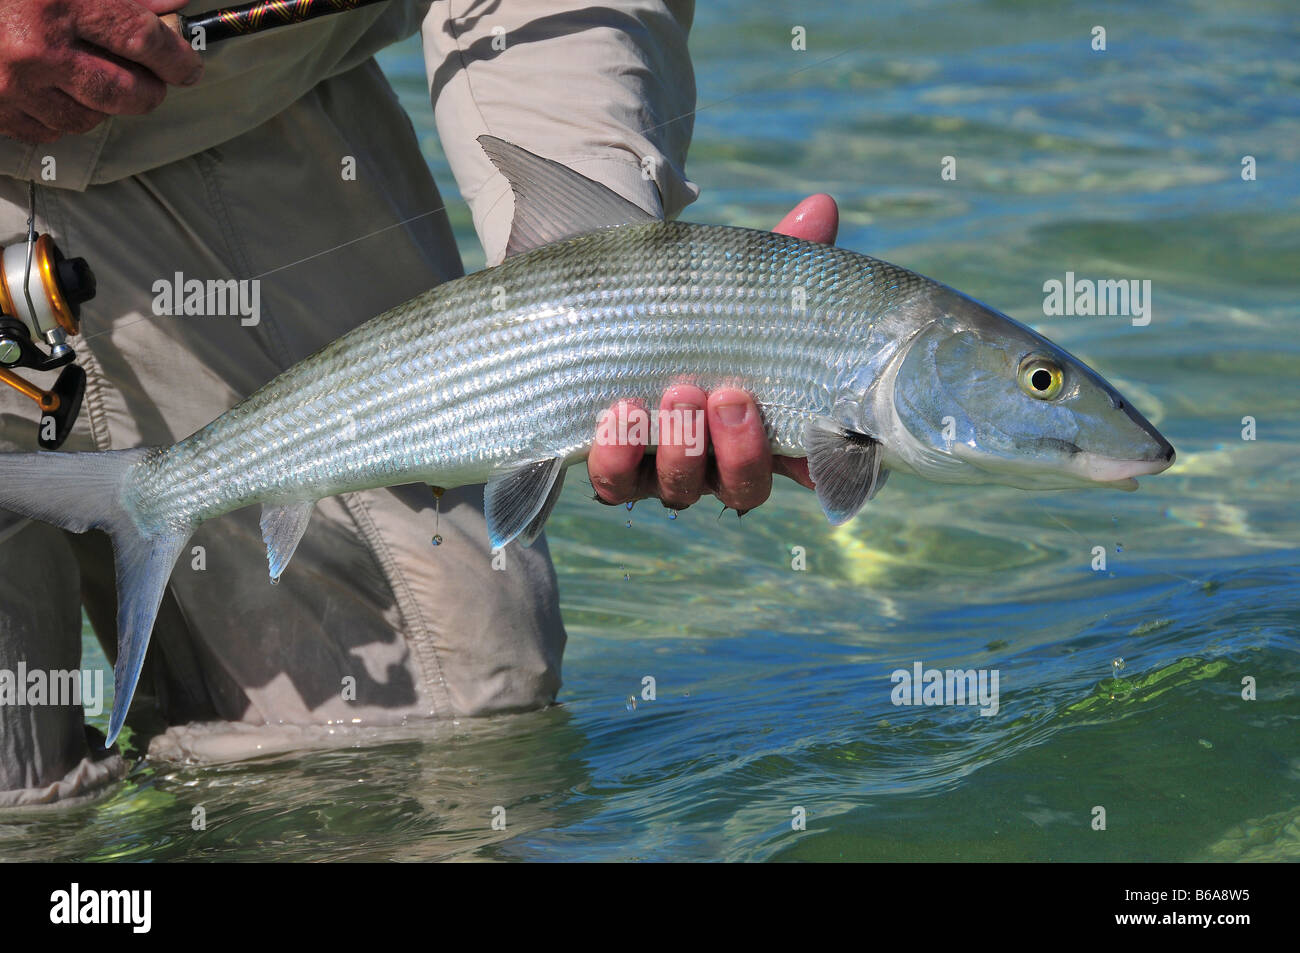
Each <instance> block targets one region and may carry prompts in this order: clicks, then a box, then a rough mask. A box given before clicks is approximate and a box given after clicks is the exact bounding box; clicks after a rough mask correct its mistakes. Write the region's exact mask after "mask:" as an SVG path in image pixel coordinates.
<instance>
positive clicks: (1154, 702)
mask: <svg viewBox="0 0 1300 953" xmlns="http://www.w3.org/2000/svg"><path fill="white" fill-rule="evenodd" d="M1064 6H1065V5H1056V4H1038V3H1018V2H1002V3H984V4H969V3H964V2H955V0H954V2H949V3H938V2H931V3H917V2H906V3H901V2H899V3H873V4H871V5H870V6H869V11H870V15H869V17H868V16H867V15H866V13H865V12H864V13H849V12H848V11H850V10H853V9H854V8H853V7H852V6H851V5H845V4H841V3H817V4H809V3H800V4H781V3H772V4H763V5H755V4H751V3H747V2H740V0H731V2H725V3H724V2H718V0H712V2H709V3H705V4H701V5H700V10H699V12H698V17H697V24H696V29H695V31H694V34H693V38H692V46H693V50H694V54H695V58H696V64H697V76H698V82H699V93H700V95H699V103H700V107H701V109H700V112H699V114H698V116H697V119H696V131H695V143H694V147H693V149H692V152H691V160H690V166H689V171H690V174H691V176H692V178H693V179H694V180H695V181H696V182H698V183H700V184H701V186H702V187H703V189H704V193H703V196H702V197H701V199H700V201H699V202H698V203H697V204H696V205H695V206H694V207H693V208H692V209H690V210H689V212H688V213H687V216H686V217H687V218H689V219H690V220H694V221H702V222H720V223H732V224H743V225H752V226H760V227H765V226H770V225H771V224H772V223H774V222H776V221H777V220H778V219H779V218H780V216H781V214H782V213H783V212H784V211H785V210H787V209H788V208H789V207H790V206H792V205H793V204H794V203H795V202H796V201H797V200H798V199H799V198H801V197H802V196H804V195H805V194H807V193H809V192H813V191H827V192H830V193H832V194H833V195H835V196H836V197H837V198H838V199H839V201H840V204H841V208H842V210H843V225H842V228H841V232H840V243H841V244H843V245H845V246H847V247H851V248H854V249H858V250H861V251H865V252H869V253H872V254H875V255H878V256H880V257H883V258H886V259H888V260H891V261H895V262H897V263H899V264H902V265H906V266H908V267H911V268H913V269H915V270H917V271H920V272H922V273H924V274H928V275H931V276H933V277H936V278H938V279H940V280H942V281H945V282H947V283H949V284H952V285H954V286H956V287H959V288H961V289H962V290H964V291H966V292H967V293H969V294H971V295H973V296H974V297H977V298H980V299H983V300H985V301H988V302H989V303H991V304H993V305H994V306H995V307H999V308H1001V309H1003V310H1005V311H1007V312H1008V313H1009V314H1011V315H1013V316H1015V317H1017V318H1020V319H1022V320H1025V321H1027V322H1029V323H1032V324H1033V325H1035V326H1036V327H1038V328H1039V329H1040V330H1042V331H1044V332H1045V333H1046V334H1048V335H1049V336H1050V337H1052V338H1053V339H1055V340H1056V341H1058V342H1060V343H1061V344H1062V345H1064V346H1065V347H1067V348H1068V349H1070V350H1072V351H1074V352H1075V353H1076V354H1078V355H1080V356H1081V357H1083V358H1084V359H1085V360H1088V361H1089V362H1090V363H1092V364H1093V365H1094V366H1096V367H1097V368H1099V369H1100V370H1101V371H1102V372H1103V373H1104V374H1105V375H1106V376H1107V377H1109V378H1110V379H1111V380H1112V381H1114V382H1115V383H1116V384H1117V385H1118V386H1119V387H1120V389H1121V390H1122V391H1123V392H1124V393H1126V394H1128V395H1130V396H1131V397H1132V398H1133V399H1134V400H1135V402H1136V403H1137V404H1138V406H1139V407H1140V409H1141V410H1142V411H1143V412H1144V413H1145V414H1146V415H1147V416H1148V417H1149V418H1150V419H1151V420H1152V421H1153V422H1155V423H1156V424H1157V426H1159V427H1160V429H1161V430H1162V431H1163V432H1164V433H1165V435H1166V436H1167V437H1168V438H1169V439H1170V440H1171V441H1172V442H1173V443H1174V445H1175V446H1176V447H1177V448H1178V452H1179V457H1178V463H1177V465H1176V466H1175V468H1174V469H1173V470H1172V471H1171V472H1169V473H1167V474H1165V475H1163V476H1160V477H1158V478H1152V479H1147V480H1145V481H1144V485H1143V488H1142V490H1141V491H1140V492H1139V493H1136V494H1124V493H1120V492H1118V491H1108V490H1099V491H1090V492H1089V491H1077V492H1068V493H1051V494H1048V493H1026V492H1022V491H1018V490H1010V489H1001V488H952V487H940V486H935V485H931V484H927V483H924V482H921V481H919V480H915V479H908V478H905V477H897V476H896V477H895V478H894V479H893V480H891V481H890V484H889V486H888V488H887V489H886V490H885V491H884V492H883V493H882V495H881V497H880V498H879V499H878V500H877V501H876V502H875V503H873V504H871V505H869V507H868V508H867V511H866V512H865V514H864V515H863V516H861V517H860V518H859V519H857V520H856V521H854V522H853V523H852V524H850V525H848V526H846V527H842V528H839V529H832V528H830V527H828V526H827V525H826V522H825V520H824V519H823V518H822V517H821V515H820V511H819V510H818V507H817V505H816V503H815V501H814V499H813V497H812V496H811V495H810V494H808V493H806V492H804V491H802V490H799V489H798V488H795V487H794V486H793V485H789V484H786V485H782V486H779V487H778V488H777V490H776V492H775V494H774V496H773V499H772V501H771V502H769V503H768V504H767V505H765V506H763V507H762V508H761V509H760V510H758V511H756V512H754V513H752V514H750V515H749V516H746V517H745V519H744V520H743V521H738V520H737V519H736V517H735V514H734V513H727V514H725V515H724V516H722V517H721V518H719V516H718V511H719V509H720V506H719V505H718V504H715V503H713V502H712V501H710V502H708V503H704V504H701V505H699V506H696V507H694V508H693V509H691V510H689V511H687V512H685V513H682V514H681V515H680V517H679V518H677V519H675V520H670V519H669V513H668V512H667V511H666V510H663V509H662V508H661V507H660V506H659V505H658V504H657V503H641V504H639V505H638V506H637V507H636V508H635V509H634V510H633V511H632V512H631V513H630V514H629V513H627V512H626V511H624V510H622V509H607V508H604V507H599V506H595V505H593V504H592V503H591V502H590V500H589V499H588V498H587V494H588V492H589V491H588V490H587V488H586V487H585V486H584V484H583V482H582V481H581V480H577V479H574V480H571V481H570V482H569V485H568V488H567V489H566V491H565V494H564V497H563V499H562V501H561V503H560V506H559V510H558V513H557V515H556V517H555V518H554V520H553V521H552V523H551V525H550V527H549V530H548V533H549V537H550V540H551V548H552V552H553V554H554V557H555V562H556V566H557V568H558V571H559V574H560V579H561V586H562V591H563V600H564V601H563V604H564V613H565V619H566V622H567V624H568V628H569V633H570V641H569V649H568V653H567V656H566V659H565V669H564V676H565V685H564V689H563V691H562V692H561V695H560V701H561V702H562V705H561V706H560V707H557V708H554V709H551V710H548V711H544V712H538V713H534V714H526V715H515V716H510V717H506V718H497V719H488V720H481V721H462V722H461V723H459V724H444V725H441V726H438V727H437V728H436V729H432V730H427V731H424V732H423V733H422V734H419V735H416V736H414V737H410V736H407V737H396V736H395V737H391V738H386V739H381V740H380V741H377V742H371V743H369V744H368V745H366V746H361V747H356V748H351V749H347V748H345V749H343V750H337V751H330V752H325V753H317V754H310V755H296V756H291V757H281V758H273V759H266V760H263V761H258V762H249V763H243V764H237V765H231V766H222V767H172V766H166V765H148V764H142V765H140V766H138V767H137V768H136V769H135V770H134V772H133V773H132V775H131V777H130V779H129V780H128V782H127V783H125V784H123V785H119V786H118V787H117V788H116V789H115V791H114V793H113V794H112V795H111V796H109V797H108V798H107V799H105V800H102V801H100V802H99V803H97V804H95V805H92V806H90V807H85V808H80V809H76V810H72V811H65V812H62V813H60V814H57V815H52V816H47V817H40V818H31V819H25V820H22V821H19V822H16V823H10V824H6V825H0V856H2V857H19V856H21V857H27V858H36V857H48V858H63V859H72V858H91V859H110V858H133V859H171V858H223V859H236V858H258V859H332V858H351V859H401V860H408V859H410V860H414V859H432V858H479V859H591V860H605V859H616V860H627V859H653V860H666V859H676V858H683V859H713V858H722V859H809V860H811V859H839V858H843V859H887V860H925V859H964V860H978V859H1012V860H1015V859H1053V860H1094V859H1095V860H1101V859H1108V860H1125V859H1127V860H1150V859H1173V860H1179V859H1196V858H1217V859H1261V858H1289V859H1297V858H1300V808H1298V805H1300V796H1298V795H1300V733H1298V732H1297V727H1298V726H1300V700H1298V698H1297V690H1296V686H1297V681H1298V677H1300V651H1298V649H1300V641H1298V640H1297V628H1298V625H1300V595H1298V594H1297V582H1298V581H1300V580H1298V573H1297V569H1296V556H1297V544H1296V540H1297V530H1298V529H1300V519H1298V518H1297V506H1296V503H1295V483H1296V473H1297V472H1300V453H1298V452H1297V450H1296V442H1297V439H1298V438H1300V424H1298V423H1297V420H1296V396H1297V386H1296V382H1295V378H1296V375H1297V373H1298V372H1300V344H1298V343H1297V338H1298V332H1297V324H1296V319H1295V312H1296V302H1297V293H1298V292H1300V280H1298V278H1297V276H1298V274H1300V237H1298V236H1300V200H1298V199H1300V177H1297V175H1296V168H1297V161H1298V160H1300V105H1298V104H1300V82H1298V80H1300V65H1298V64H1297V62H1296V59H1295V49H1296V46H1297V41H1298V40H1300V30H1298V29H1297V18H1296V16H1295V11H1294V7H1293V5H1291V4H1289V3H1285V2H1277V3H1272V4H1270V3H1249V4H1245V3H1224V2H1203V3H1200V4H1190V5H1189V4H1187V3H1176V4H1175V3H1136V2H1134V3H1115V4H1103V5H1101V6H1098V7H1095V8H1092V9H1090V10H1089V11H1087V12H1086V13H1077V14H1076V13H1070V12H1066V11H1064V10H1062V9H1060V8H1062V7H1064ZM756 7H762V8H763V10H765V11H767V12H761V11H760V10H759V9H756ZM811 8H816V11H817V12H811ZM867 9H868V8H863V10H864V11H865V10H867ZM795 24H798V25H802V26H805V27H806V28H807V32H808V49H807V51H805V52H795V51H793V50H791V49H790V37H791V27H792V26H793V25H795ZM1097 24H1101V25H1104V26H1105V27H1106V30H1107V34H1108V36H1107V46H1108V49H1107V51H1106V52H1104V53H1098V52H1094V51H1093V50H1092V49H1091V48H1090V40H1091V33H1090V31H1091V28H1092V27H1093V26H1094V25H1097ZM384 62H385V66H386V68H387V69H388V71H389V73H390V75H392V76H393V77H394V80H395V82H396V83H397V85H398V86H399V90H400V92H401V94H402V97H403V99H404V101H405V102H406V103H407V105H408V107H409V108H410V110H411V112H412V113H413V115H414V118H415V123H416V127H417V129H418V130H419V131H420V134H421V138H422V142H423V144H424V148H425V150H426V154H427V155H428V157H429V161H430V163H431V165H432V167H433V168H434V171H435V174H436V175H437V177H438V181H439V183H440V185H441V186H442V188H443V189H444V192H445V193H446V194H448V195H449V197H454V195H455V193H454V187H453V184H452V180H451V178H450V175H449V173H448V171H447V169H446V165H445V162H444V161H443V159H442V154H441V152H440V151H439V149H438V145H437V142H436V138H435V137H434V135H433V132H432V117H431V115H430V113H429V110H428V107H427V104H426V103H425V102H424V96H425V94H424V78H423V74H422V66H421V62H420V59H419V54H418V47H417V46H415V45H413V44H406V45H405V46H403V47H401V48H398V49H394V50H392V51H390V53H389V55H387V56H386V57H385V61H384ZM949 155H951V156H954V157H956V159H957V163H958V164H957V173H958V174H957V179H956V181H941V179H940V175H939V172H940V163H941V161H942V158H943V157H944V156H949ZM1247 155H1250V156H1254V157H1255V159H1256V162H1257V168H1258V180H1257V181H1253V182H1252V181H1243V179H1242V176H1241V168H1242V165H1241V162H1242V157H1243V156H1247ZM453 206H454V207H453V214H454V217H455V222H456V226H457V233H458V237H459V238H460V241H461V243H462V247H463V248H465V250H466V258H467V264H468V265H469V266H470V267H478V265H479V264H480V263H481V261H482V257H481V253H480V252H479V251H478V248H477V244H476V242H475V240H474V238H473V233H472V231H471V230H470V229H469V227H468V216H467V213H466V212H465V210H464V208H463V206H460V205H459V204H457V203H453ZM1067 271H1073V272H1075V273H1076V274H1077V275H1078V276H1080V277H1092V278H1139V279H1150V280H1151V282H1152V286H1153V318H1152V321H1151V323H1150V325H1149V326H1147V327H1134V326H1133V325H1132V324H1131V323H1130V322H1129V321H1128V320H1126V319H1124V318H1115V317H1045V316H1044V315H1043V310H1042V301H1043V292H1042V287H1043V283H1044V282H1045V281H1047V280H1049V279H1052V278H1058V279H1060V278H1062V277H1063V276H1064V274H1065V272H1067ZM1247 416H1249V417H1252V418H1254V420H1255V425H1256V432H1257V439H1255V440H1253V441H1247V440H1243V439H1242V429H1243V421H1242V418H1243V417H1247ZM629 519H630V523H631V525H630V527H629V525H628V521H629ZM1097 546H1100V547H1103V548H1104V550H1105V555H1106V570H1105V571H1101V572H1097V571H1094V570H1093V568H1092V564H1093V561H1094V558H1095V557H1094V554H1093V548H1094V547H1097ZM795 547H802V550H801V551H802V552H803V553H804V554H805V558H806V566H807V568H806V570H805V571H796V570H795V569H793V568H792V561H793V560H794V558H795V555H796V552H797V551H796V549H795ZM87 651H88V652H89V653H92V654H93V655H94V656H96V657H98V650H97V649H96V648H95V647H94V646H93V642H92V640H90V639H88V640H87ZM1119 658H1122V659H1123V660H1124V661H1123V665H1122V667H1121V666H1118V665H1115V666H1113V665H1112V663H1113V661H1114V660H1116V659H1119ZM916 661H921V662H923V663H924V664H925V665H926V666H927V667H939V668H953V667H960V668H970V667H978V668H985V669H996V670H997V671H998V672H999V674H1000V690H1001V709H1000V711H999V712H998V713H997V715H995V716H993V717H981V716H980V715H979V714H978V712H977V711H976V710H975V709H974V708H970V707H966V708H953V707H947V708H935V707H911V708H908V707H896V706H895V705H893V704H892V703H891V698H890V690H891V688H892V684H891V682H890V673H891V672H892V671H893V670H894V669H896V668H911V666H912V664H913V663H914V662H916ZM646 676H650V677H652V678H653V679H654V681H655V688H656V695H657V697H656V698H655V699H654V700H645V699H643V698H642V692H643V679H644V678H645V677H646ZM1246 678H1249V679H1253V680H1254V684H1255V685H1256V692H1257V698H1256V700H1253V701H1247V700H1243V698H1242V691H1243V679H1246ZM633 699H634V700H635V705H633V704H632V700H633ZM105 717H106V716H105ZM100 720H101V721H103V720H104V719H100ZM200 805H203V806H205V807H206V809H207V810H208V812H209V823H208V828H207V830H206V831H200V832H195V831H193V830H192V829H191V819H192V809H193V808H194V807H196V806H200ZM497 806H500V807H503V808H504V809H505V818H506V828H505V830H494V829H492V826H491V825H492V819H493V816H492V809H493V808H494V807H497ZM1099 807H1100V808H1104V810H1105V820H1106V830H1104V831H1099V830H1094V829H1093V824H1094V818H1095V817H1096V816H1097V815H1096V810H1095V809H1096V808H1099ZM799 808H802V809H803V812H804V814H805V815H806V826H807V829H806V830H804V831H797V830H794V829H792V821H793V820H795V819H796V816H797V815H796V811H797V809H799Z"/></svg>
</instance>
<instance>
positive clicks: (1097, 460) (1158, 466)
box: [1072, 440, 1176, 491]
mask: <svg viewBox="0 0 1300 953" xmlns="http://www.w3.org/2000/svg"><path fill="white" fill-rule="evenodd" d="M1161 442H1162V443H1163V444H1164V445H1163V446H1162V447H1161V448H1160V449H1159V450H1158V451H1157V453H1156V455H1155V456H1152V457H1147V458H1144V459H1142V460H1121V459H1116V458H1114V457H1103V456H1101V455H1099V454H1095V453H1079V454H1076V455H1075V457H1074V460H1073V461H1072V464H1073V466H1072V469H1073V470H1074V471H1075V472H1076V473H1077V474H1079V476H1081V477H1083V478H1084V479H1085V480H1087V481H1088V482H1089V483H1092V484H1098V485H1101V486H1109V487H1114V488H1115V489H1117V490H1130V491H1131V490H1136V489H1137V488H1138V481H1137V479H1136V478H1137V477H1140V476H1154V475H1155V474H1157V473H1163V472H1164V471H1165V470H1168V469H1169V468H1170V467H1171V466H1173V465H1174V458H1175V456H1176V454H1175V453H1174V448H1173V447H1172V446H1171V445H1170V444H1169V443H1168V442H1166V441H1163V440H1162V441H1161Z"/></svg>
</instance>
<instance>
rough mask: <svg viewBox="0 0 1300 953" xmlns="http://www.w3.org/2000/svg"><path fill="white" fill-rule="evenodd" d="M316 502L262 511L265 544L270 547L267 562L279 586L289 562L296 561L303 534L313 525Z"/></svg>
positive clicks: (267, 506) (267, 547) (264, 508)
mask: <svg viewBox="0 0 1300 953" xmlns="http://www.w3.org/2000/svg"><path fill="white" fill-rule="evenodd" d="M315 507H316V504H315V503H314V502H307V503H286V504H284V505H282V506H274V505H272V504H270V503H267V504H266V505H265V506H263V507H262V542H264V543H266V561H267V564H268V565H269V566H270V568H271V582H279V581H280V576H281V575H283V573H284V570H285V567H287V566H288V565H289V560H290V559H292V558H293V554H294V551H295V550H296V549H297V548H298V543H299V542H301V541H302V534H303V533H305V532H307V524H308V523H310V522H311V514H312V510H313V509H315Z"/></svg>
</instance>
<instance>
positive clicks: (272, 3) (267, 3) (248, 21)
mask: <svg viewBox="0 0 1300 953" xmlns="http://www.w3.org/2000/svg"><path fill="white" fill-rule="evenodd" d="M384 2H385V0H261V2H258V3H245V4H241V5H240V6H237V7H223V8H222V9H220V10H212V11H211V12H209V13H200V14H196V15H195V16H190V17H187V16H183V15H181V14H179V13H168V14H167V15H166V16H164V17H162V21H163V23H165V24H166V25H167V26H168V27H169V28H170V29H171V30H173V31H174V32H175V33H176V34H177V35H179V36H180V38H181V39H182V40H184V41H185V42H187V43H189V44H190V45H192V46H194V48H195V49H200V50H201V49H204V48H205V47H206V45H207V44H208V43H216V42H218V41H220V40H228V39H230V38H231V37H237V36H248V35H250V34H253V33H262V32H263V31H265V30H274V29H276V28H277V27H282V26H291V25H293V24H295V23H305V22H306V21H308V20H314V19H316V18H317V17H327V16H330V15H332V14H335V13H345V12H347V11H348V10H355V9H357V8H358V7H368V6H370V5H371V4H374V3H384ZM196 42H198V43H201V44H202V45H195V44H196Z"/></svg>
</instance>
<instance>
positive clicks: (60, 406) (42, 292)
mask: <svg viewBox="0 0 1300 953" xmlns="http://www.w3.org/2000/svg"><path fill="white" fill-rule="evenodd" d="M32 192H33V195H32V200H33V201H32V205H33V215H32V217H31V218H29V219H28V224H27V241H26V242H19V243H15V244H12V245H9V246H8V247H6V248H3V249H0V383H2V384H7V385H8V386H10V387H12V388H13V389H14V390H16V391H18V392H19V393H20V394H22V395H24V396H25V397H29V398H31V399H32V400H33V401H35V402H36V406H37V407H38V408H40V415H41V416H40V420H39V421H38V424H37V442H38V443H39V444H40V446H41V448H42V449H44V450H56V449H58V447H59V446H60V445H61V444H62V443H63V441H64V440H66V439H67V437H68V434H69V433H70V432H71V431H72V425H73V424H74V423H75V422H76V419H77V414H78V413H79V412H80V411H81V399H82V397H83V396H84V395H85V392H86V372H85V371H84V370H82V369H81V368H80V367H78V366H77V365H76V364H73V363H72V360H73V358H75V357H76V352H75V351H73V349H72V346H71V345H69V344H68V338H70V337H75V336H76V335H77V333H78V332H79V331H80V322H79V320H78V319H79V317H80V314H81V304H82V302H84V301H89V300H90V299H91V298H93V297H94V296H95V276H94V274H93V273H92V272H91V270H90V266H88V265H87V264H86V260H85V259H84V258H66V257H64V255H63V253H62V252H61V251H59V248H58V246H57V245H55V244H54V240H53V239H52V238H50V236H49V235H40V236H38V235H37V234H36V232H35V229H34V227H33V223H34V221H35V214H34V211H35V187H34V186H33V189H32ZM41 345H44V346H45V347H46V348H48V349H49V353H46V352H45V351H44V350H42V347H41ZM17 367H26V368H31V369H32V370H35V371H52V370H55V369H57V368H60V367H62V368H63V369H64V370H63V373H61V374H60V375H59V377H58V379H57V380H56V381H55V382H54V387H53V388H52V389H50V390H43V389H42V388H40V387H38V386H36V385H35V384H33V383H32V382H31V381H29V380H27V379H26V378H24V377H21V376H19V375H18V374H15V373H14V372H13V368H17Z"/></svg>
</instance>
